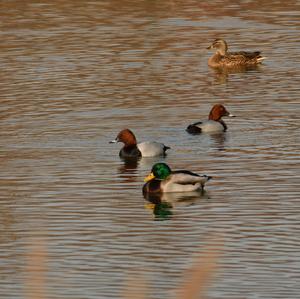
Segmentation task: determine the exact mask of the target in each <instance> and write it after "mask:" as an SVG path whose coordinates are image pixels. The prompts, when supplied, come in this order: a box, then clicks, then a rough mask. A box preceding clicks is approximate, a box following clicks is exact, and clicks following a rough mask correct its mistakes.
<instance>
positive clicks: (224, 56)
mask: <svg viewBox="0 0 300 299" xmlns="http://www.w3.org/2000/svg"><path fill="white" fill-rule="evenodd" d="M207 49H216V53H215V54H214V55H213V56H212V57H210V58H209V59H208V65H209V66H211V67H214V68H215V67H237V66H241V65H244V66H245V65H248V66H250V65H256V64H259V63H261V62H262V61H263V60H264V59H265V57H262V56H261V55H260V52H259V51H255V52H245V51H239V52H228V46H227V43H226V42H225V41H224V40H223V39H216V40H215V41H214V42H213V43H212V44H211V45H210V46H209V47H208V48H207Z"/></svg>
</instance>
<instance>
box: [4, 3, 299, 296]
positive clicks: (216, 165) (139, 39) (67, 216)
mask: <svg viewBox="0 0 300 299" xmlns="http://www.w3.org/2000/svg"><path fill="white" fill-rule="evenodd" d="M0 7H1V10H0V20H1V25H0V26H1V32H0V37H1V43H0V47H1V51H0V65H1V75H0V76H1V78H0V94H1V100H0V126H1V127H0V134H1V138H0V158H1V179H0V188H1V198H0V204H1V209H0V297H1V298H25V295H24V292H25V291H24V290H26V287H27V286H26V284H28V282H27V283H26V281H28V275H29V274H28V273H29V272H28V267H29V266H30V265H29V266H28V262H27V258H26V256H27V253H28V251H30V248H31V247H30V245H31V243H32V242H35V241H34V240H35V239H34V237H35V236H36V235H37V234H38V235H42V236H43V240H44V244H43V246H44V248H45V249H46V252H47V263H46V266H45V268H46V270H45V272H46V273H45V275H46V290H45V292H46V293H47V295H48V298H64V299H65V298H72V299H74V298H121V297H122V294H123V291H124V289H125V288H126V286H125V281H126V280H127V278H128V277H132V276H134V275H135V274H138V275H141V276H143V277H144V279H145V280H146V281H147V282H148V284H149V285H150V286H151V288H150V290H149V293H150V294H149V298H172V292H173V289H174V287H175V286H177V285H178V284H179V283H180V281H181V280H182V271H183V270H184V269H186V268H187V267H189V266H190V264H191V262H192V258H193V256H194V255H195V254H197V253H198V252H201V250H202V249H203V246H204V245H205V244H206V243H207V242H209V240H210V238H211V237H216V236H217V238H221V239H222V240H223V242H224V246H223V248H222V251H223V254H222V258H221V259H220V260H219V267H218V273H217V276H216V278H215V280H214V282H213V284H212V286H211V287H210V289H209V294H208V295H209V296H208V297H209V298H231V299H233V298H239V299H240V298H270V299H271V298H282V299H287V298H289V299H291V298H299V293H300V253H299V248H300V238H299V229H300V198H299V191H300V188H299V157H300V155H299V124H300V121H299V119H300V118H299V112H300V109H299V96H300V92H299V91H300V88H299V86H300V52H299V48H300V39H299V25H300V22H299V8H300V7H299V2H297V1H276V2H274V1H264V2H263V3H262V2H261V1H216V2H214V3H211V2H210V1H208V2H201V1H42V2H41V1H2V3H1V4H0ZM216 37H222V38H224V39H226V40H227V41H228V43H229V45H230V46H231V49H232V50H239V49H244V50H261V51H262V52H263V54H264V55H265V56H267V57H268V59H267V60H266V62H265V63H264V65H262V66H261V67H259V68H257V69H254V70H251V71H248V72H240V73H239V72H237V73H226V72H216V71H214V70H212V69H210V68H209V67H208V66H207V60H208V57H209V56H210V55H211V54H212V53H211V52H208V51H207V50H206V47H207V46H208V45H209V44H210V43H211V41H212V40H214V39H215V38H216ZM219 102H220V103H224V104H225V106H226V107H227V108H228V110H229V111H230V112H231V113H234V114H236V115H237V117H236V118H235V119H229V120H227V124H228V127H229V130H228V132H226V133H225V134H223V135H221V136H217V137H216V136H208V135H203V136H190V135H188V134H187V133H186V132H185V127H186V126H187V125H188V124H189V123H191V122H194V121H198V120H201V119H205V118H206V117H207V115H208V112H209V110H210V108H211V106H212V105H213V104H214V103H219ZM126 127H129V128H131V129H132V130H133V131H134V132H135V133H136V136H137V138H138V140H140V141H142V140H157V141H162V142H164V143H165V144H167V145H169V146H171V148H172V149H171V150H170V151H169V155H168V156H167V157H166V159H162V158H158V159H142V160H140V161H139V162H138V163H135V164H134V163H133V164H126V163H124V162H123V161H121V160H120V159H119V157H118V152H119V149H120V145H119V144H118V145H113V144H109V143H108V141H109V140H111V139H113V138H115V137H116V135H117V133H118V132H119V131H120V130H121V129H123V128H126ZM161 160H162V161H165V162H166V163H168V164H169V165H170V166H171V167H172V168H174V169H189V170H192V171H195V172H199V173H205V174H208V175H211V176H213V180H212V181H210V182H209V183H208V184H207V186H206V191H207V193H206V194H204V195H203V196H201V195H199V194H189V195H182V194H180V195H178V194H177V195H175V194H171V195H168V196H165V197H164V198H163V200H167V201H169V202H171V204H170V205H168V206H166V205H163V206H156V209H155V210H154V212H155V213H154V214H153V211H152V210H151V209H147V208H145V204H146V203H147V201H146V200H145V199H144V197H143V196H142V193H141V188H142V185H143V178H144V176H145V175H146V174H148V172H149V170H150V168H151V166H152V164H153V163H154V162H156V161H161ZM155 214H156V215H155ZM155 220H164V221H155ZM29 280H30V279H29ZM136 287H137V288H138V287H139V285H138V282H137V285H136ZM31 292H33V293H34V292H35V289H34V288H33V291H31ZM36 292H37V293H38V290H36ZM31 295H32V294H31ZM27 298H30V296H29V297H27ZM31 298H32V296H31Z"/></svg>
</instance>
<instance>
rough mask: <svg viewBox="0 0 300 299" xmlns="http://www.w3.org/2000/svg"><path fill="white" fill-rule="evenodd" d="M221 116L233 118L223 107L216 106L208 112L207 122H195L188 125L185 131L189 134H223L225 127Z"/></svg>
mask: <svg viewBox="0 0 300 299" xmlns="http://www.w3.org/2000/svg"><path fill="white" fill-rule="evenodd" d="M223 116H228V117H235V116H234V115H233V114H231V113H229V111H227V109H226V108H225V107H224V106H223V105H221V104H216V105H214V106H213V107H212V109H211V110H210V113H209V116H208V120H205V121H198V122H195V123H193V124H191V125H189V126H188V127H187V128H186V131H187V132H188V133H190V134H200V133H221V132H225V131H226V130H227V125H226V124H225V122H224V121H223V120H222V117H223Z"/></svg>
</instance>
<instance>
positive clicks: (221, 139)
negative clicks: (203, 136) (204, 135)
mask: <svg viewBox="0 0 300 299" xmlns="http://www.w3.org/2000/svg"><path fill="white" fill-rule="evenodd" d="M210 137H211V139H212V141H213V142H214V144H213V146H214V147H215V148H216V149H217V150H218V151H224V150H225V142H226V132H221V133H215V134H210Z"/></svg>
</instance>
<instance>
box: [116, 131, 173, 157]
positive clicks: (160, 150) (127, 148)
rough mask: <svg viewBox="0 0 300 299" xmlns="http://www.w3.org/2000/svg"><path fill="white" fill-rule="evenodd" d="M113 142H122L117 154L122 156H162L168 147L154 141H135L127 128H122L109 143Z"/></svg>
mask: <svg viewBox="0 0 300 299" xmlns="http://www.w3.org/2000/svg"><path fill="white" fill-rule="evenodd" d="M115 142H122V143H124V146H123V148H122V149H121V150H120V152H119V156H120V157H122V158H134V157H136V158H137V157H155V156H164V155H166V151H167V150H168V149H170V147H168V146H166V145H164V144H163V143H159V142H156V141H146V142H142V143H137V141H136V138H135V136H134V134H133V132H132V131H131V130H129V129H124V130H122V131H121V132H120V133H119V134H118V136H117V138H116V139H114V140H112V141H110V143H115Z"/></svg>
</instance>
